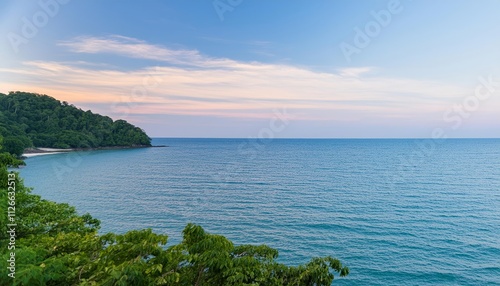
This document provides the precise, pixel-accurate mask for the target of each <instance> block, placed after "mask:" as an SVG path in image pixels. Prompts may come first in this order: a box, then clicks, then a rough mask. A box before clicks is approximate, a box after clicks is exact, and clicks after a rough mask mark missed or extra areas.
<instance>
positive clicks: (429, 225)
mask: <svg viewBox="0 0 500 286" xmlns="http://www.w3.org/2000/svg"><path fill="white" fill-rule="evenodd" d="M153 145H166V146H168V147H158V148H143V149H125V150H103V151H88V152H74V153H64V154H54V155H45V156H38V157H32V158H28V159H27V160H26V163H27V166H26V167H24V168H22V169H21V170H20V173H21V175H22V177H23V178H24V180H25V184H26V185H27V186H30V187H33V188H34V190H33V192H34V193H35V194H39V195H41V196H42V197H43V198H45V199H48V200H52V201H56V202H61V203H69V204H71V205H73V206H75V207H76V209H77V210H78V212H79V213H81V214H83V213H87V212H88V213H90V214H91V215H92V216H94V217H95V218H98V219H100V220H101V222H102V228H101V230H100V232H101V233H106V232H116V233H125V232H126V231H128V230H132V229H144V228H151V229H153V230H154V231H155V232H158V233H162V234H167V235H169V245H171V244H174V243H178V242H180V241H181V239H182V230H183V229H184V227H185V226H186V224H187V223H189V222H192V223H196V224H199V225H201V226H202V227H203V228H204V229H205V230H206V231H208V232H210V233H216V234H221V235H224V236H226V237H227V238H229V239H231V240H232V241H233V242H234V243H235V244H266V245H268V246H271V247H273V248H276V249H277V250H279V258H278V261H279V262H282V263H285V264H288V265H298V264H302V263H306V262H308V261H309V260H310V259H311V258H312V257H318V256H333V257H336V258H338V259H340V260H341V261H342V263H343V264H344V265H346V266H348V267H349V268H350V271H351V273H350V274H349V276H347V277H344V278H341V277H339V276H338V275H336V277H335V280H334V282H333V285H384V286H390V285H500V140H499V139H440V140H433V139H262V140H260V139H191V138H154V139H153Z"/></svg>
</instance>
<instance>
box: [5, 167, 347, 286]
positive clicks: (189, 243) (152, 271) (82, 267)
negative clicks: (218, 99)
mask: <svg viewBox="0 0 500 286" xmlns="http://www.w3.org/2000/svg"><path fill="white" fill-rule="evenodd" d="M7 176H8V172H7V169H6V168H5V166H0V204H1V209H2V213H1V214H0V246H1V248H0V269H2V272H1V273H4V272H5V271H4V270H5V269H7V267H8V265H7V263H8V262H7V260H8V259H9V257H10V252H11V250H8V248H7V244H8V243H9V237H8V235H7V214H6V212H5V211H4V210H6V209H7V202H8V198H7V182H8V181H7ZM11 177H12V175H11ZM15 185H16V192H15V199H16V200H15V201H16V223H17V227H16V235H17V237H16V242H15V250H14V251H15V257H16V262H15V263H16V273H15V279H12V278H11V277H8V276H7V275H6V274H5V275H1V276H0V285H141V286H142V285H199V286H201V285H330V284H331V283H332V281H333V279H334V275H333V274H334V273H338V274H339V275H340V276H346V275H347V274H348V273H349V269H348V268H347V267H344V266H342V264H341V262H340V261H339V260H337V259H334V258H332V257H324V258H313V259H312V260H311V261H310V262H309V263H307V264H304V265H300V266H297V267H294V266H286V265H283V264H280V263H278V262H276V261H275V259H276V258H277V257H278V251H277V250H275V249H272V248H270V247H267V246H265V245H259V246H256V245H240V246H235V245H234V244H233V243H232V242H231V241H229V240H228V239H226V238H225V237H223V236H220V235H214V234H209V233H207V232H205V231H204V230H203V228H202V227H200V226H198V225H194V224H188V225H187V226H186V228H185V229H184V231H183V241H182V242H181V243H179V244H177V245H172V246H169V247H167V236H166V235H161V234H156V233H153V232H152V231H151V230H150V229H146V230H133V231H129V232H127V233H126V234H123V235H118V234H113V233H108V234H105V235H99V234H98V233H97V231H98V229H99V221H98V220H96V219H94V218H92V217H91V216H90V215H89V214H85V215H82V216H80V215H78V214H77V213H76V211H75V208H74V207H71V206H69V205H67V204H60V203H55V202H50V201H47V200H43V199H42V198H40V196H37V195H34V194H31V190H30V189H29V188H26V187H25V186H24V185H23V182H22V180H21V179H19V177H18V175H17V174H16V180H15Z"/></svg>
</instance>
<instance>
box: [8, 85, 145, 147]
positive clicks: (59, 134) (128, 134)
mask: <svg viewBox="0 0 500 286" xmlns="http://www.w3.org/2000/svg"><path fill="white" fill-rule="evenodd" d="M0 135H2V136H3V138H4V142H3V145H4V150H8V151H9V152H10V153H12V154H15V155H17V156H19V155H21V154H22V152H23V150H24V149H25V148H32V147H47V148H78V149H89V148H99V147H139V146H151V139H150V138H149V137H148V135H147V134H146V133H145V132H144V131H143V130H142V129H140V128H139V127H135V126H133V125H132V124H130V123H128V122H126V121H125V120H116V121H113V119H111V118H110V117H107V116H102V115H99V114H95V113H92V111H90V110H88V111H83V110H82V109H79V108H77V107H75V106H74V105H72V104H68V103H67V102H64V101H63V102H60V101H59V100H56V99H54V98H52V97H50V96H47V95H41V94H35V93H27V92H18V91H17V92H9V93H8V94H2V93H0Z"/></svg>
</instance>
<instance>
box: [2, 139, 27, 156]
mask: <svg viewBox="0 0 500 286" xmlns="http://www.w3.org/2000/svg"><path fill="white" fill-rule="evenodd" d="M24 148H25V146H24V144H23V142H22V141H21V140H19V139H17V138H15V137H6V138H5V139H4V142H3V148H2V150H3V151H4V152H8V153H10V154H12V155H14V156H17V157H21V155H22V154H23V152H24Z"/></svg>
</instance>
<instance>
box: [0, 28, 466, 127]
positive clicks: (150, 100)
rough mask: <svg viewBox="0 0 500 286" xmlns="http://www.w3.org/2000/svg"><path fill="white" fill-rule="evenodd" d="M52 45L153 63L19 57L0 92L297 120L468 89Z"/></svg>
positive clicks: (406, 106) (446, 100) (161, 50)
mask: <svg viewBox="0 0 500 286" xmlns="http://www.w3.org/2000/svg"><path fill="white" fill-rule="evenodd" d="M59 45H60V46H62V47H65V48H67V49H69V50H70V51H72V52H75V53H88V54H114V55H120V56H123V57H128V58H136V59H145V60H154V61H156V63H157V65H155V66H152V65H151V63H150V62H146V63H145V65H144V66H143V67H142V68H138V69H134V70H122V69H119V68H112V67H110V66H107V65H105V64H103V63H82V62H51V61H29V62H24V63H23V65H22V66H20V67H17V68H11V69H0V75H1V78H2V79H3V82H2V81H0V84H1V86H2V89H7V90H26V91H33V92H40V93H46V94H49V95H52V96H54V97H56V98H58V99H60V100H66V101H68V102H72V103H75V104H76V105H81V106H86V107H89V108H90V107H93V106H94V107H96V108H98V110H96V111H97V112H102V113H105V114H109V113H110V112H111V113H114V115H115V116H120V115H123V114H141V115H145V114H174V115H194V116H217V117H226V118H227V117H228V118H240V119H241V118H266V117H267V118H269V116H272V113H273V109H281V108H283V107H284V106H286V107H287V108H288V109H289V110H290V112H291V113H293V114H294V118H295V119H297V120H322V121H324V120H336V121H352V120H358V121H362V120H368V121H370V120H372V121H373V120H378V119H380V120H382V119H394V118H398V119H406V120H411V119H417V120H418V119H425V118H427V117H428V116H429V115H430V114H434V115H435V114H438V115H439V116H440V113H442V111H443V110H446V109H447V108H449V106H450V105H451V104H452V103H454V102H456V101H457V100H461V99H463V98H464V96H466V95H467V93H468V92H470V91H469V90H466V89H464V88H462V87H459V86H452V85H446V84H442V83H439V82H433V81H423V80H414V79H406V78H397V77H386V76H385V77H384V76H379V75H377V69H376V68H373V67H358V68H346V69H340V70H338V71H336V72H333V73H327V72H318V71H314V70H310V69H306V68H303V67H297V66H293V65H289V64H273V63H262V62H242V61H236V60H232V59H226V58H211V57H208V56H205V55H202V54H201V53H200V52H198V51H196V50H174V49H169V48H166V47H163V46H159V45H152V44H149V43H147V42H145V41H142V40H138V39H133V38H128V37H123V36H110V37H107V38H98V37H89V36H85V37H78V38H75V39H72V40H70V41H64V42H61V43H59ZM4 91H6V90H4ZM106 106H108V108H107V110H103V109H105V108H106ZM111 115H113V114H111Z"/></svg>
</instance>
